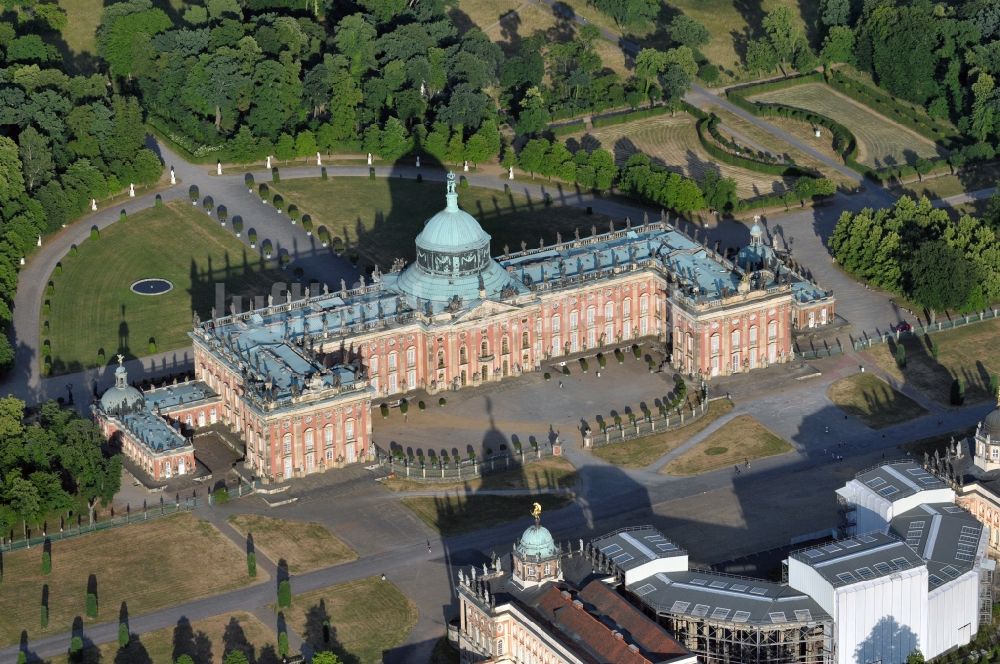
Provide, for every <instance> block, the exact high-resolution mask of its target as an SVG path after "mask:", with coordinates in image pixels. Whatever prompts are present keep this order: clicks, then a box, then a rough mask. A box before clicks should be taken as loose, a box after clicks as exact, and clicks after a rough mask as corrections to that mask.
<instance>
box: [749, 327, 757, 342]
mask: <svg viewBox="0 0 1000 664" xmlns="http://www.w3.org/2000/svg"><path fill="white" fill-rule="evenodd" d="M756 345H757V326H756V325H753V326H751V327H750V347H751V348H753V347H754V346H756Z"/></svg>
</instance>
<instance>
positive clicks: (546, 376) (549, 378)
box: [545, 371, 552, 380]
mask: <svg viewBox="0 0 1000 664" xmlns="http://www.w3.org/2000/svg"><path fill="white" fill-rule="evenodd" d="M545 380H552V374H550V373H549V372H548V371H546V372H545Z"/></svg>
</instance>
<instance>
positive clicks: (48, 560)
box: [42, 551, 52, 574]
mask: <svg viewBox="0 0 1000 664" xmlns="http://www.w3.org/2000/svg"><path fill="white" fill-rule="evenodd" d="M51 573H52V554H51V553H49V552H48V551H42V574H51Z"/></svg>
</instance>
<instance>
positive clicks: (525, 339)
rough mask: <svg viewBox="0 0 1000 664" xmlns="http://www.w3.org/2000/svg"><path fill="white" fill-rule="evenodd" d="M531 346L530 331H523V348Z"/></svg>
mask: <svg viewBox="0 0 1000 664" xmlns="http://www.w3.org/2000/svg"><path fill="white" fill-rule="evenodd" d="M529 347H530V344H529V343H528V333H527V332H522V333H521V348H524V349H527V348H529Z"/></svg>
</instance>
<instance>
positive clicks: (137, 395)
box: [101, 360, 143, 416]
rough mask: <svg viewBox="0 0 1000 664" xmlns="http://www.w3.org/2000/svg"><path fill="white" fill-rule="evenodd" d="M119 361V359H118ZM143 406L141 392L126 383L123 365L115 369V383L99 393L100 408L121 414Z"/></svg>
mask: <svg viewBox="0 0 1000 664" xmlns="http://www.w3.org/2000/svg"><path fill="white" fill-rule="evenodd" d="M119 361H121V360H119ZM142 407H143V396H142V392H140V391H139V390H137V389H135V388H134V387H132V386H131V385H129V384H128V373H127V372H126V371H125V367H123V366H121V365H120V364H119V365H118V368H117V369H115V385H114V387H109V388H108V389H107V391H106V392H105V393H104V394H102V395H101V410H103V411H104V412H105V413H107V414H109V415H114V416H118V415H123V414H125V413H131V412H132V411H133V410H136V409H139V408H142Z"/></svg>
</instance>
